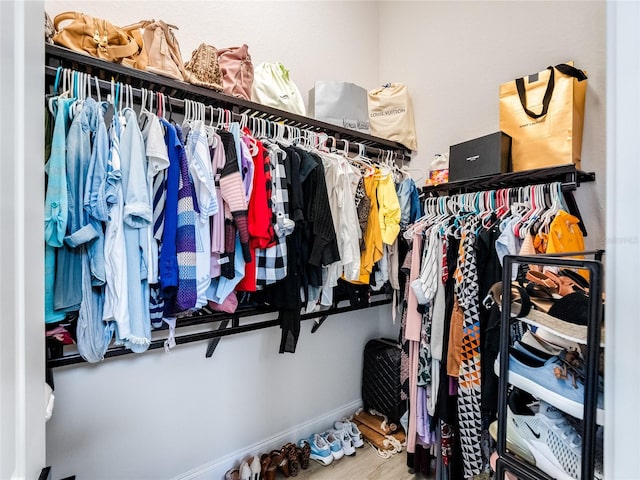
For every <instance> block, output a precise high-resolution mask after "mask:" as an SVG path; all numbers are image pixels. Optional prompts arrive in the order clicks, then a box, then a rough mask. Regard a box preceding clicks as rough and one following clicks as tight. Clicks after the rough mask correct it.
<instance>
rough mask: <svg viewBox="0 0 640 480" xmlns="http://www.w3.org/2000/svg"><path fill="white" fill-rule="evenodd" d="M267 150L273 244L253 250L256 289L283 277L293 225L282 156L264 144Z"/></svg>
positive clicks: (285, 271)
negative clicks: (254, 254)
mask: <svg viewBox="0 0 640 480" xmlns="http://www.w3.org/2000/svg"><path fill="white" fill-rule="evenodd" d="M264 146H265V148H267V149H268V151H269V159H270V164H271V178H272V181H273V188H272V189H271V198H270V199H269V205H270V206H271V210H272V212H273V227H274V230H275V233H276V244H275V245H274V246H272V247H268V248H257V249H256V251H255V252H256V286H257V287H258V288H260V287H263V286H265V285H270V284H272V283H276V282H277V281H279V280H282V279H283V278H284V277H286V276H287V239H286V237H287V235H289V234H290V233H291V232H293V228H294V226H295V224H294V222H293V221H292V220H290V219H289V193H288V191H287V175H286V171H285V164H284V160H285V157H286V153H285V152H284V151H283V150H282V149H281V148H280V147H278V146H277V145H274V144H267V143H265V144H264Z"/></svg>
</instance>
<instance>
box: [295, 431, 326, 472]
mask: <svg viewBox="0 0 640 480" xmlns="http://www.w3.org/2000/svg"><path fill="white" fill-rule="evenodd" d="M304 441H305V440H301V441H300V447H303V446H304V445H303V442H304ZM306 441H307V442H308V443H309V445H311V453H310V454H309V458H310V459H312V460H315V461H316V462H319V463H321V464H322V465H325V466H327V465H329V464H330V463H331V462H333V455H332V454H331V448H330V447H329V444H328V443H327V441H326V440H325V439H324V438H322V436H321V435H320V434H318V433H314V434H313V435H311V436H310V437H309V439H308V440H306Z"/></svg>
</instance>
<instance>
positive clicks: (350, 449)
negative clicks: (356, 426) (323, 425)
mask: <svg viewBox="0 0 640 480" xmlns="http://www.w3.org/2000/svg"><path fill="white" fill-rule="evenodd" d="M329 432H331V433H333V434H334V435H335V436H336V437H338V439H339V440H340V445H341V446H342V450H343V451H344V454H345V455H346V456H347V457H351V456H353V455H355V454H356V448H355V447H354V446H353V441H351V436H350V435H349V432H347V431H346V430H344V429H343V430H333V429H332V430H329Z"/></svg>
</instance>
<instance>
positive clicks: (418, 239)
mask: <svg viewBox="0 0 640 480" xmlns="http://www.w3.org/2000/svg"><path fill="white" fill-rule="evenodd" d="M422 244H423V238H422V231H418V232H414V234H413V245H412V247H411V272H410V273H409V279H408V280H407V282H408V283H409V284H411V282H413V281H414V280H415V279H416V278H418V276H419V275H420V260H421V258H422ZM421 330H422V315H420V312H418V299H417V298H416V294H415V293H414V292H413V288H409V296H408V298H407V326H406V328H405V330H404V338H405V339H407V340H412V341H415V342H420V334H421ZM417 368H418V367H417V366H416V369H415V370H413V369H411V370H410V375H413V376H415V377H417V376H418V370H417ZM414 373H415V375H414Z"/></svg>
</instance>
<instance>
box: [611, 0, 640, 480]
mask: <svg viewBox="0 0 640 480" xmlns="http://www.w3.org/2000/svg"><path fill="white" fill-rule="evenodd" d="M639 24H640V4H639V3H638V2H609V4H608V5H607V27H608V28H607V70H608V74H609V79H610V80H609V81H608V88H607V105H608V111H607V128H608V132H607V170H608V172H609V176H608V178H607V187H608V188H607V200H608V203H607V204H608V205H609V207H608V208H607V278H606V280H607V282H606V287H607V289H606V291H607V308H606V314H605V318H606V327H607V335H606V336H607V338H606V352H607V356H606V373H605V375H606V384H605V386H606V390H605V406H606V417H605V424H606V428H605V431H604V433H605V442H604V445H605V464H604V466H605V478H607V479H608V478H611V479H615V480H634V479H637V478H640V463H639V462H638V458H640V442H639V441H638V436H637V434H636V433H635V432H637V431H638V430H639V429H640V412H639V411H638V397H640V372H639V371H638V369H637V368H629V365H634V366H635V365H637V351H638V347H637V343H636V335H633V334H630V332H634V331H635V330H636V328H637V325H638V292H639V291H640V280H638V276H637V275H636V272H638V270H640V255H639V253H640V223H638V222H637V221H633V222H630V221H629V218H637V217H638V203H639V202H638V193H637V192H638V183H637V180H636V179H637V178H638V175H640V165H639V164H638V158H639V157H640V144H639V143H638V131H640V120H639V119H638V113H637V112H638V109H639V108H640V92H638V84H639V82H640V63H639V62H638V51H640V31H638V25H639ZM622 432H634V433H631V434H628V435H623V434H622Z"/></svg>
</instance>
